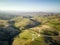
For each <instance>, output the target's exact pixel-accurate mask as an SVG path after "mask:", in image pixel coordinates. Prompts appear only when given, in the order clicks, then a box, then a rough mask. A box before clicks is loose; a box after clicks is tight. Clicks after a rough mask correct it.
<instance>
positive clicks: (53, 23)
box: [0, 15, 60, 45]
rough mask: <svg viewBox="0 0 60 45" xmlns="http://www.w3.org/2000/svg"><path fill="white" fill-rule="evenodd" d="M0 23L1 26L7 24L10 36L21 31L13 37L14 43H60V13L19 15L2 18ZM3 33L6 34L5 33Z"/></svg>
mask: <svg viewBox="0 0 60 45" xmlns="http://www.w3.org/2000/svg"><path fill="white" fill-rule="evenodd" d="M0 25H1V26H0V28H1V27H4V26H5V27H4V28H5V29H6V30H8V32H9V33H8V34H9V36H8V35H7V34H6V35H7V36H8V37H10V36H12V37H13V36H15V33H16V34H18V33H17V32H18V31H21V32H20V33H19V34H18V35H16V36H15V37H13V40H14V41H13V45H60V15H43V16H42V15H41V16H40V15H38V16H30V17H29V16H19V17H16V18H13V19H10V20H0ZM3 25H4V26H3ZM10 28H11V29H10ZM10 30H11V31H10ZM16 30H17V31H16ZM0 33H1V30H0ZM10 33H11V34H10ZM2 34H3V36H4V33H1V35H2ZM3 36H2V37H3ZM7 36H6V38H8V37H7ZM6 45H8V42H6Z"/></svg>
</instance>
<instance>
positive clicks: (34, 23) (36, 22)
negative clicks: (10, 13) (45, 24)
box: [25, 19, 41, 29]
mask: <svg viewBox="0 0 60 45" xmlns="http://www.w3.org/2000/svg"><path fill="white" fill-rule="evenodd" d="M30 20H31V21H33V24H28V25H26V26H25V29H29V28H33V27H36V26H38V25H41V23H40V22H38V21H36V20H33V19H30Z"/></svg>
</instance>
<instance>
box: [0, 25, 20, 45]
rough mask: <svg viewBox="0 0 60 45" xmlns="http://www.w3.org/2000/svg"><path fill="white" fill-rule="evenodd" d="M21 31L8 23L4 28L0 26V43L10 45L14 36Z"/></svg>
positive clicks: (0, 44)
mask: <svg viewBox="0 0 60 45" xmlns="http://www.w3.org/2000/svg"><path fill="white" fill-rule="evenodd" d="M19 33H21V31H20V30H19V29H18V28H16V27H14V26H12V25H9V26H8V27H6V28H0V45H12V43H13V41H14V38H15V37H16V36H17V35H19Z"/></svg>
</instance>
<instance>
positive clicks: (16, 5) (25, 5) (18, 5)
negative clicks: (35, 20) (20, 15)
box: [0, 0, 60, 12]
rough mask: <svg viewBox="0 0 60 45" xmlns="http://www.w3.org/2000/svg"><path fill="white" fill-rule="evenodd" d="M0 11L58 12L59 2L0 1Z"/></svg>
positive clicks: (51, 0)
mask: <svg viewBox="0 0 60 45" xmlns="http://www.w3.org/2000/svg"><path fill="white" fill-rule="evenodd" d="M0 11H21V12H39V11H43V12H60V0H0Z"/></svg>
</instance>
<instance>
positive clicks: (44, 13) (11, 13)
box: [0, 11, 60, 16]
mask: <svg viewBox="0 0 60 45" xmlns="http://www.w3.org/2000/svg"><path fill="white" fill-rule="evenodd" d="M51 14H53V15H55V14H60V13H57V12H17V11H0V15H21V16H35V15H51Z"/></svg>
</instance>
